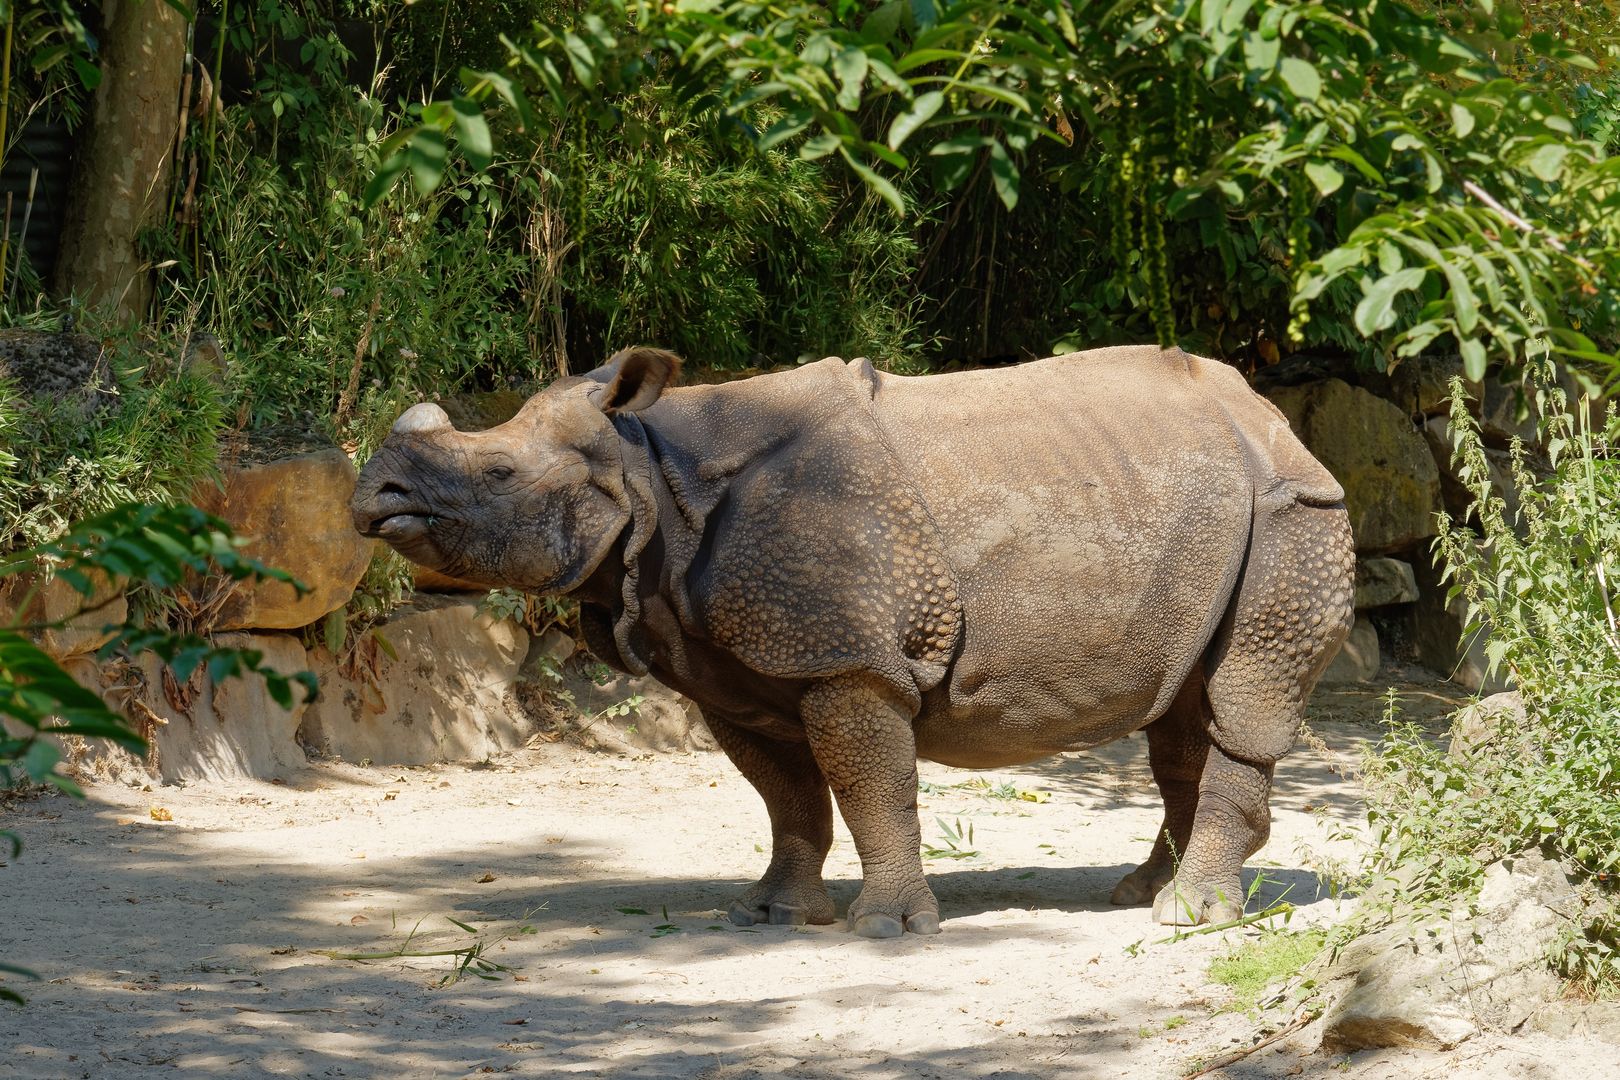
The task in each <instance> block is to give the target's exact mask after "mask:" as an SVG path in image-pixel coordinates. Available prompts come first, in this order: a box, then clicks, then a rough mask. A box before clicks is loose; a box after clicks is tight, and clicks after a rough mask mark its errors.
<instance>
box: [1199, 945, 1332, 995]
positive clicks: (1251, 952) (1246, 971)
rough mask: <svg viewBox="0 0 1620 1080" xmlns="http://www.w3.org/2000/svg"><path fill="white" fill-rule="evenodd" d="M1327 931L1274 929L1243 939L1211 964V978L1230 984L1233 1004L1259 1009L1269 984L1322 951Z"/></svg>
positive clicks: (1222, 983)
mask: <svg viewBox="0 0 1620 1080" xmlns="http://www.w3.org/2000/svg"><path fill="white" fill-rule="evenodd" d="M1326 941H1327V934H1326V933H1325V932H1323V931H1321V930H1299V931H1293V930H1275V931H1269V932H1267V933H1263V934H1261V935H1260V936H1259V937H1256V938H1250V939H1249V940H1247V941H1244V942H1243V943H1242V944H1241V945H1239V946H1238V947H1237V948H1235V949H1233V950H1232V951H1231V952H1229V953H1227V954H1226V955H1225V956H1221V957H1217V958H1216V959H1215V960H1214V961H1212V962H1211V963H1210V965H1209V977H1210V978H1211V979H1212V980H1214V981H1215V982H1218V983H1220V984H1221V985H1223V986H1228V987H1231V989H1232V995H1233V998H1234V999H1235V1001H1234V1007H1235V1008H1238V1009H1242V1010H1245V1011H1249V1010H1253V1009H1257V1008H1259V1006H1260V1001H1261V998H1262V997H1263V995H1264V994H1265V991H1266V987H1268V986H1270V985H1271V984H1272V983H1274V982H1276V981H1277V980H1278V979H1282V978H1285V977H1287V976H1289V975H1295V974H1297V973H1298V972H1299V970H1300V969H1301V968H1303V967H1304V966H1305V965H1306V964H1307V963H1309V962H1310V960H1311V959H1312V958H1314V957H1315V956H1316V954H1317V953H1319V952H1321V951H1322V947H1323V945H1324V944H1325V943H1326Z"/></svg>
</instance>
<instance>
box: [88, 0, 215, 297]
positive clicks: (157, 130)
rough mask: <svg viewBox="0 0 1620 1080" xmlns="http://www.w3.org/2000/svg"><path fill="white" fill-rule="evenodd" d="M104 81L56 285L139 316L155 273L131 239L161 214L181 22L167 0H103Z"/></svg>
mask: <svg viewBox="0 0 1620 1080" xmlns="http://www.w3.org/2000/svg"><path fill="white" fill-rule="evenodd" d="M102 19H103V24H102V25H103V27H104V28H105V32H104V34H103V37H102V41H103V46H104V47H103V48H102V51H101V55H100V57H99V60H100V64H101V74H102V78H101V85H100V86H99V87H97V89H96V96H95V101H94V103H93V105H92V108H91V115H90V123H89V126H88V131H87V132H86V135H85V138H84V141H83V143H82V144H81V145H80V150H79V159H78V162H77V164H76V166H75V168H74V173H73V197H72V200H71V203H70V205H69V208H68V213H67V220H66V223H65V225H64V228H63V233H62V254H61V261H60V262H59V263H58V264H57V272H56V286H57V291H58V292H60V293H63V294H72V295H74V296H76V297H78V298H79V299H80V300H81V301H83V303H84V304H85V305H86V306H87V307H94V308H101V309H103V310H105V311H108V312H110V313H113V314H117V315H121V316H133V317H135V318H139V317H140V316H142V315H143V314H144V313H145V311H146V307H147V304H148V303H149V302H150V300H151V296H152V282H151V276H150V274H149V272H148V270H147V268H146V267H144V266H143V265H142V261H141V257H140V255H139V253H138V252H137V251H136V247H135V241H136V237H137V235H138V234H139V232H140V230H141V229H143V228H145V227H146V226H148V225H152V224H155V223H157V222H158V221H160V220H161V219H162V216H163V213H164V212H165V205H164V203H165V200H166V198H167V194H168V190H169V172H170V168H171V162H172V152H173V150H174V140H175V134H176V130H177V126H178V124H179V116H180V76H181V71H182V68H183V67H184V63H185V51H186V20H185V19H184V18H183V17H182V16H181V15H180V13H179V12H178V11H176V10H175V9H174V8H172V7H170V6H169V5H168V4H167V3H165V2H164V0H105V2H104V3H103V5H102Z"/></svg>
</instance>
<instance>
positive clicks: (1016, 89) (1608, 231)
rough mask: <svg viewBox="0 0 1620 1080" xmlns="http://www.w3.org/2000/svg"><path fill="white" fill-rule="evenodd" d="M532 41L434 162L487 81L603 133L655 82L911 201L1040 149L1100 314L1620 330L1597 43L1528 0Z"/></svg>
mask: <svg viewBox="0 0 1620 1080" xmlns="http://www.w3.org/2000/svg"><path fill="white" fill-rule="evenodd" d="M1604 25H1607V26H1609V27H1610V28H1612V20H1610V22H1609V23H1606V24H1604ZM1591 41H1592V44H1593V45H1595V46H1598V47H1600V48H1601V47H1605V46H1606V44H1607V42H1606V41H1605V40H1604V39H1602V38H1597V37H1594V38H1592V39H1591ZM514 54H515V62H514V65H513V68H514V70H515V71H517V72H519V73H520V76H519V77H518V78H516V79H514V78H513V77H512V76H511V75H509V74H507V73H501V72H494V73H483V74H478V73H471V72H469V73H464V79H465V80H466V81H467V83H468V91H467V96H466V97H465V98H462V99H458V100H456V101H454V102H451V103H445V104H444V107H443V108H441V109H439V110H438V111H436V112H431V113H430V112H424V113H423V119H424V121H425V123H424V125H423V126H422V127H420V128H418V129H416V130H415V132H414V133H413V134H411V136H410V138H409V140H407V141H406V142H404V143H402V147H403V149H402V151H401V154H402V157H401V161H402V162H403V161H405V160H407V159H408V160H409V161H410V163H411V165H412V167H413V168H414V169H416V171H417V175H418V180H419V181H424V180H425V181H427V182H431V179H432V175H433V173H434V171H435V170H436V169H437V168H438V166H437V165H436V164H435V162H434V161H433V160H430V159H429V157H428V156H427V155H426V153H425V151H426V149H427V148H428V147H430V146H431V147H433V148H434V149H435V153H440V152H442V151H443V150H444V149H445V147H446V146H448V145H449V144H448V143H447V141H446V138H447V135H448V133H449V132H450V131H451V128H452V126H453V125H452V123H451V121H452V119H453V118H454V117H458V116H464V115H466V114H467V112H468V110H469V109H471V108H473V107H474V105H475V103H476V102H478V101H480V100H496V99H501V100H504V101H506V102H508V103H510V104H512V105H515V106H516V108H517V112H518V114H519V116H520V117H521V118H522V120H523V122H524V123H526V124H531V125H540V126H542V127H550V128H557V129H564V130H577V129H578V128H580V127H585V126H586V125H592V126H595V127H597V128H606V129H611V128H612V126H613V125H615V124H616V123H617V122H618V120H619V114H620V109H621V104H622V102H623V100H624V99H625V98H626V96H627V95H629V94H631V93H633V92H634V91H635V89H636V88H637V87H638V86H640V85H641V84H643V83H644V82H647V81H649V80H651V81H657V82H659V83H664V84H669V85H671V86H673V87H674V88H675V89H676V91H677V93H679V94H680V95H681V96H682V97H683V98H688V99H693V100H708V99H710V98H715V99H718V100H719V101H721V102H722V103H723V104H724V105H725V107H726V109H727V111H728V113H729V114H730V115H731V116H733V117H734V118H737V119H738V120H739V121H740V122H745V123H747V122H749V121H750V120H751V118H752V117H754V116H755V115H756V114H757V110H758V109H759V107H760V104H761V103H762V102H769V103H770V105H771V106H772V108H774V109H776V110H777V113H776V115H777V116H779V117H780V119H777V120H776V121H775V122H774V123H769V124H768V126H767V125H765V124H760V125H757V137H756V143H757V145H758V146H759V147H760V148H762V149H771V148H773V147H779V146H795V147H797V149H798V152H799V154H800V155H801V156H802V157H805V158H809V159H820V158H829V159H831V158H834V157H836V158H838V159H842V160H843V161H844V163H845V164H846V165H847V166H848V167H849V169H850V170H851V171H852V173H853V174H854V175H855V176H858V177H859V178H860V179H861V180H862V181H864V182H865V183H866V184H867V185H868V186H869V187H870V188H871V189H872V190H873V191H874V192H876V193H878V194H879V195H881V196H882V197H883V198H884V199H885V200H887V201H888V202H889V203H890V204H891V205H892V206H893V207H894V208H895V209H896V210H904V209H905V207H906V206H907V204H908V198H907V192H908V190H912V191H915V190H916V187H917V185H920V184H926V185H927V186H928V187H929V188H931V189H932V190H934V191H938V192H949V191H952V190H955V189H957V188H960V187H961V186H963V185H964V184H965V183H971V182H973V181H974V180H976V179H977V178H978V177H979V176H981V175H984V174H988V177H989V181H990V185H991V186H992V187H993V189H994V191H995V193H996V195H997V196H998V197H999V198H1000V199H1001V201H1002V202H1003V203H1005V204H1006V205H1007V206H1008V207H1013V206H1015V204H1016V203H1017V202H1018V201H1019V200H1020V199H1021V197H1022V192H1023V191H1024V189H1025V188H1026V187H1028V186H1029V185H1030V184H1031V183H1032V182H1036V181H1032V180H1031V177H1030V174H1029V173H1028V172H1027V171H1026V166H1030V165H1032V164H1033V165H1036V166H1037V167H1038V168H1039V169H1041V170H1042V171H1040V172H1038V173H1037V174H1036V175H1037V176H1039V177H1040V181H1039V182H1046V183H1055V184H1057V185H1058V186H1059V188H1060V190H1062V191H1064V192H1072V193H1075V195H1076V197H1077V198H1078V199H1079V200H1080V201H1081V203H1082V205H1083V206H1085V207H1086V208H1087V215H1086V216H1088V217H1089V218H1090V219H1091V222H1092V226H1091V233H1092V237H1093V241H1094V243H1095V245H1096V248H1097V249H1098V251H1099V253H1101V252H1103V251H1106V255H1107V257H1106V261H1105V262H1101V263H1100V264H1095V265H1093V266H1092V267H1090V268H1086V267H1082V268H1081V271H1082V272H1081V273H1079V274H1077V275H1076V279H1077V280H1076V282H1075V287H1074V292H1073V293H1072V295H1073V296H1074V297H1075V304H1076V307H1077V308H1078V309H1080V310H1079V311H1077V313H1080V314H1085V315H1087V316H1089V317H1088V318H1087V320H1086V321H1087V322H1088V323H1090V324H1092V326H1093V327H1094V326H1095V323H1096V322H1097V321H1098V320H1097V319H1096V318H1095V315H1098V314H1100V315H1101V316H1102V319H1103V321H1108V320H1113V319H1116V318H1118V319H1122V320H1125V321H1127V322H1130V321H1132V320H1140V319H1142V317H1143V316H1144V315H1145V316H1146V321H1147V323H1148V325H1150V326H1151V328H1152V330H1153V332H1154V334H1155V335H1156V336H1157V337H1158V339H1159V340H1160V342H1161V343H1164V344H1169V343H1171V342H1172V341H1175V340H1177V339H1178V336H1179V335H1181V334H1182V333H1183V332H1184V331H1187V330H1192V331H1201V332H1202V333H1201V336H1202V337H1204V338H1205V339H1213V340H1215V341H1217V342H1220V341H1222V340H1226V339H1228V338H1229V337H1230V335H1229V333H1228V328H1227V324H1230V323H1235V324H1236V326H1238V327H1240V328H1242V330H1243V332H1245V333H1247V334H1248V335H1249V336H1250V341H1251V342H1252V355H1253V356H1254V357H1255V358H1257V359H1258V360H1261V361H1274V360H1275V359H1276V358H1277V356H1278V355H1279V351H1280V346H1279V343H1281V342H1285V341H1286V340H1288V339H1294V340H1297V341H1298V342H1300V343H1302V344H1305V345H1318V346H1321V345H1326V346H1331V347H1333V348H1334V349H1336V350H1342V351H1344V352H1348V353H1351V354H1353V355H1356V356H1357V357H1359V358H1360V359H1361V360H1362V362H1364V363H1366V364H1369V365H1374V366H1377V367H1380V368H1382V367H1384V366H1386V365H1387V364H1388V362H1389V360H1390V359H1391V358H1392V357H1393V356H1396V355H1399V356H1408V355H1412V354H1414V353H1416V352H1418V351H1421V350H1423V349H1425V348H1428V347H1430V346H1431V345H1433V344H1434V343H1436V342H1437V341H1438V342H1441V343H1442V344H1444V345H1445V346H1447V347H1449V348H1454V349H1457V350H1460V351H1461V352H1462V354H1463V357H1464V361H1465V363H1466V365H1467V369H1468V372H1469V375H1470V377H1472V378H1474V379H1478V378H1480V377H1481V376H1482V375H1483V374H1484V369H1485V367H1486V365H1487V364H1488V363H1489V362H1491V361H1494V362H1495V363H1497V364H1498V365H1507V366H1512V365H1515V364H1518V363H1520V362H1522V361H1523V360H1524V359H1525V349H1526V347H1527V346H1528V345H1529V344H1530V343H1531V342H1541V341H1546V342H1550V343H1551V345H1552V346H1553V347H1554V348H1555V349H1558V350H1560V351H1562V352H1566V353H1570V354H1574V355H1580V356H1585V357H1588V358H1596V357H1598V356H1600V355H1606V353H1605V347H1604V346H1600V345H1598V344H1597V342H1596V340H1594V337H1596V338H1598V339H1601V340H1605V341H1612V339H1613V337H1614V332H1615V326H1616V320H1615V317H1616V310H1615V298H1614V295H1613V292H1612V290H1610V289H1608V288H1607V287H1606V286H1607V283H1608V282H1609V281H1611V280H1612V279H1613V278H1614V277H1615V270H1616V268H1617V267H1620V228H1617V226H1616V221H1617V220H1620V215H1617V214H1616V213H1615V212H1614V211H1615V209H1616V207H1620V168H1617V166H1616V165H1615V163H1614V162H1613V161H1611V160H1609V159H1607V158H1606V157H1605V156H1604V150H1603V147H1602V145H1601V144H1600V143H1599V142H1597V141H1595V140H1594V139H1591V138H1586V137H1583V136H1582V135H1581V133H1580V132H1579V131H1578V130H1577V128H1576V125H1575V121H1574V119H1572V111H1573V102H1572V100H1571V98H1572V97H1573V96H1574V93H1575V91H1577V90H1579V89H1581V88H1583V87H1586V86H1588V85H1590V72H1591V71H1592V70H1593V68H1594V67H1595V63H1594V61H1592V60H1591V59H1589V58H1587V57H1585V56H1583V55H1582V54H1580V53H1579V52H1577V51H1575V49H1573V48H1572V47H1571V46H1570V44H1569V43H1568V42H1567V41H1565V40H1563V39H1562V38H1560V37H1559V36H1558V35H1557V34H1556V33H1553V32H1551V31H1550V30H1548V29H1547V28H1546V26H1545V25H1544V24H1538V23H1527V22H1526V19H1525V16H1524V14H1523V11H1522V9H1520V8H1519V7H1518V6H1517V5H1506V4H1501V5H1499V4H1493V3H1487V2H1481V3H1478V4H1472V5H1467V6H1462V5H1433V6H1425V5H1420V4H1406V3H1398V2H1397V3H1391V2H1387V0H1353V2H1348V3H1342V4H1334V5H1329V6H1324V5H1321V4H1315V3H1307V2H1298V0H1258V2H1251V0H1176V2H1174V3H1169V4H1162V3H1155V2H1152V0H1125V2H1122V3H1113V4H1107V5H1102V4H1090V3H1079V4H1073V3H1070V2H1069V0H982V2H974V3H963V4H953V5H942V4H937V3H934V2H932V0H923V2H917V3H913V2H911V0H904V2H901V0H896V2H892V3H885V4H881V5H878V6H876V7H875V8H874V7H871V6H868V5H856V4H816V3H800V4H791V5H787V6H785V7H783V6H773V5H768V4H762V3H758V2H757V0H728V2H722V3H712V4H711V3H705V4H673V5H660V4H657V3H653V2H651V0H594V2H593V3H591V4H588V5H587V6H586V7H585V8H584V9H583V10H582V11H581V12H580V13H578V14H577V16H571V17H568V18H564V19H559V20H556V21H555V22H552V23H543V24H541V25H538V26H537V27H536V28H535V29H534V30H533V31H532V32H531V33H529V34H527V35H525V36H524V37H522V38H521V39H519V40H518V41H517V43H516V45H515V47H514ZM452 106H453V107H452ZM587 130H588V128H587ZM1046 142H1056V143H1064V144H1068V145H1070V146H1072V147H1073V149H1074V153H1073V154H1072V155H1063V154H1058V155H1056V160H1055V161H1054V160H1044V159H1043V158H1042V157H1040V156H1032V147H1033V146H1035V145H1036V144H1037V143H1046ZM440 156H441V157H442V153H440ZM396 167H402V165H400V166H396ZM924 176H926V181H924V180H923V179H921V178H922V177H924ZM1212 256H1213V257H1212ZM992 265H993V259H992ZM1099 268H1101V269H1105V270H1106V272H1104V273H1099V272H1098V270H1099ZM1053 269H1054V270H1055V272H1058V273H1063V272H1067V271H1069V270H1070V268H1069V267H1066V266H1059V267H1054V268H1053ZM1088 307H1089V308H1090V310H1089V311H1087V310H1085V309H1086V308H1088ZM1244 312H1248V313H1249V315H1247V316H1244V317H1242V318H1239V317H1238V316H1239V315H1242V313H1244ZM1210 324H1213V326H1211V325H1210ZM1095 332H1096V331H1095V329H1094V328H1093V329H1089V330H1088V333H1095ZM1235 344H1239V342H1229V346H1230V345H1235ZM1609 347H1611V348H1612V345H1611V346H1609Z"/></svg>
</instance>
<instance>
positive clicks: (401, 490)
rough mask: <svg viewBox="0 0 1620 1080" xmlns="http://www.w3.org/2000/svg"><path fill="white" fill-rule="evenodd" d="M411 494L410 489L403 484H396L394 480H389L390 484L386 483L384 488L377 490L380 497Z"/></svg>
mask: <svg viewBox="0 0 1620 1080" xmlns="http://www.w3.org/2000/svg"><path fill="white" fill-rule="evenodd" d="M410 493H411V489H410V488H408V487H406V486H405V485H403V484H396V483H394V482H393V481H392V480H389V481H388V482H386V483H384V484H383V486H382V487H380V488H378V489H377V494H379V495H409V494H410Z"/></svg>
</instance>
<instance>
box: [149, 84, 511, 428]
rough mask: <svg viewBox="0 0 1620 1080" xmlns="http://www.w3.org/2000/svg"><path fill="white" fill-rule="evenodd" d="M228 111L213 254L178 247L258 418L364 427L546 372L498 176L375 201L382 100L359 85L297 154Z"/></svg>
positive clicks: (185, 278) (196, 299) (203, 226)
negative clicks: (271, 150) (523, 302)
mask: <svg viewBox="0 0 1620 1080" xmlns="http://www.w3.org/2000/svg"><path fill="white" fill-rule="evenodd" d="M227 117H229V119H227V120H226V121H224V122H222V123H221V125H220V128H219V131H218V136H217V140H218V141H217V143H216V146H215V153H216V155H217V156H216V158H215V162H214V169H213V172H212V179H211V182H210V184H208V185H207V186H206V188H205V190H204V193H203V194H202V196H201V198H200V199H199V206H198V213H199V227H198V234H199V235H198V240H199V245H200V251H201V254H200V256H197V257H196V258H195V259H194V258H193V257H192V256H190V255H188V253H187V252H186V251H184V250H180V251H176V252H174V253H173V255H174V256H175V257H177V258H178V259H179V260H180V266H179V267H178V268H177V269H176V271H175V274H176V276H177V287H178V290H179V292H180V294H181V295H183V296H184V297H185V299H186V300H187V301H188V306H194V307H196V308H197V309H198V310H200V312H201V317H202V320H203V322H204V324H205V325H208V326H211V327H216V328H218V332H219V333H220V335H221V337H222V340H224V342H225V344H226V346H227V351H228V352H229V353H230V355H231V357H232V365H231V372H232V378H233V386H234V387H235V388H236V389H237V391H238V392H239V393H240V395H241V398H242V400H243V402H244V404H245V405H246V407H247V417H248V420H249V422H250V423H251V424H253V425H255V426H258V425H263V424H269V423H288V422H291V423H294V424H297V425H300V426H304V427H312V428H316V429H320V428H323V427H324V428H328V429H332V430H333V431H334V433H335V434H338V435H340V436H343V437H346V438H355V437H359V436H363V435H366V434H368V433H369V432H370V430H371V429H372V428H373V427H375V421H374V418H376V417H381V416H385V417H386V419H387V420H392V418H393V416H394V415H396V414H397V413H398V411H399V410H400V409H401V408H403V407H404V406H405V405H406V404H410V403H414V402H415V401H417V400H420V398H421V397H424V396H436V395H444V394H448V393H453V392H455V391H457V390H459V389H464V388H467V387H469V386H472V385H475V384H478V383H480V382H481V383H483V384H486V385H487V384H493V383H496V382H497V381H498V380H500V379H503V378H508V377H509V378H514V379H524V378H533V377H534V376H535V374H536V372H535V371H534V369H533V367H532V366H531V365H530V364H529V362H528V360H527V354H528V351H529V350H528V348H527V342H526V338H525V335H524V330H525V327H524V322H523V319H522V317H521V316H520V315H519V314H518V313H517V311H515V310H514V308H515V306H516V305H515V302H514V301H515V294H516V293H517V292H518V291H519V290H520V288H521V280H522V275H523V272H524V270H525V269H526V266H527V264H526V260H525V259H524V258H523V257H522V255H521V254H520V253H519V252H518V251H516V250H515V249H514V248H513V246H511V245H510V244H507V245H503V244H501V243H499V242H497V238H496V232H495V227H496V226H495V223H496V221H497V219H498V218H499V215H500V213H501V195H500V193H499V192H498V191H497V190H496V189H495V188H494V185H493V182H492V181H491V179H490V178H489V177H487V176H481V177H475V178H473V179H470V180H468V181H466V182H452V183H449V184H446V185H445V186H444V187H443V188H441V189H440V190H439V191H438V192H437V193H435V194H434V195H433V196H431V197H427V198H423V197H419V196H416V195H414V194H412V193H409V192H401V193H399V194H397V195H395V196H392V197H390V198H389V199H387V200H385V201H384V202H382V203H379V204H378V205H375V206H372V207H370V208H366V207H364V206H363V205H362V202H361V199H360V195H361V191H362V189H363V188H364V187H365V185H366V183H367V181H368V180H369V178H370V176H371V173H372V170H373V169H374V167H375V163H376V154H377V143H378V134H379V127H380V125H381V123H382V118H383V110H382V108H381V106H380V105H379V104H378V103H377V101H376V100H375V99H373V98H370V97H368V96H366V95H363V94H359V93H357V92H354V91H347V92H345V95H344V96H342V97H340V98H339V99H338V100H337V101H335V102H333V103H332V104H330V105H329V106H327V107H325V108H324V111H320V112H318V113H316V112H313V111H312V112H311V113H310V115H309V116H308V118H307V119H306V121H305V132H304V137H303V138H302V139H300V140H299V141H298V143H297V144H296V150H295V152H294V153H292V154H291V156H290V158H289V159H288V160H286V161H279V160H278V159H277V158H276V157H274V156H273V155H271V154H268V153H267V152H266V149H267V148H266V147H265V146H264V144H263V141H262V128H260V127H258V126H256V125H254V124H253V123H252V122H251V121H250V120H249V119H248V116H246V115H241V114H238V115H234V116H233V115H232V114H227ZM186 282H190V284H185V283H186ZM383 426H384V427H386V423H384V424H383Z"/></svg>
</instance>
